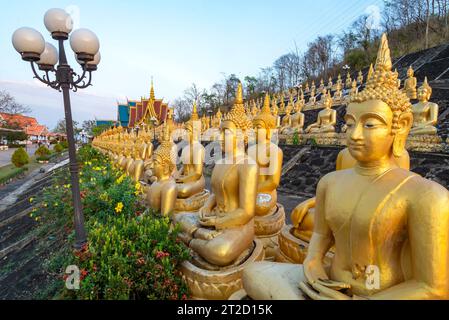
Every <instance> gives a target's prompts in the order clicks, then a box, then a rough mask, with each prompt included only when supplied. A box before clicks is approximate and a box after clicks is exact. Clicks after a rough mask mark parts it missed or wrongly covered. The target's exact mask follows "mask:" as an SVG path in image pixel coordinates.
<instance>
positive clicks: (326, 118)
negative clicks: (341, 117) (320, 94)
mask: <svg viewBox="0 0 449 320" xmlns="http://www.w3.org/2000/svg"><path fill="white" fill-rule="evenodd" d="M323 99H324V101H323V106H324V109H323V110H321V111H320V112H319V113H318V117H317V121H316V122H315V123H312V124H311V125H309V126H308V127H307V128H306V130H305V132H306V133H332V132H335V124H336V123H337V111H335V110H334V109H332V98H331V97H330V94H327V93H326V94H324V98H323Z"/></svg>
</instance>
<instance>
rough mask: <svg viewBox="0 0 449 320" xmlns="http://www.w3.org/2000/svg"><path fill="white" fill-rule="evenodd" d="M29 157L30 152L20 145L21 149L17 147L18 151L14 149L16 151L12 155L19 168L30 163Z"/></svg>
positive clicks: (12, 159) (13, 161)
mask: <svg viewBox="0 0 449 320" xmlns="http://www.w3.org/2000/svg"><path fill="white" fill-rule="evenodd" d="M29 160H30V159H29V157H28V154H27V153H26V151H25V149H24V148H22V147H20V148H19V149H17V150H16V151H14V153H13V154H12V157H11V162H12V163H13V164H14V165H15V166H16V167H17V168H21V167H23V166H24V165H26V164H28V163H29Z"/></svg>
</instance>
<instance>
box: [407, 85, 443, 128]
mask: <svg viewBox="0 0 449 320" xmlns="http://www.w3.org/2000/svg"><path fill="white" fill-rule="evenodd" d="M431 95H432V88H431V87H430V86H429V83H428V82H427V77H426V78H425V79H424V83H423V84H422V86H421V87H419V89H418V100H419V102H418V103H416V104H414V105H413V106H412V112H413V126H412V128H411V130H410V134H411V135H436V134H437V128H436V127H435V126H436V124H437V122H438V105H437V104H436V103H433V102H429V100H430V97H431Z"/></svg>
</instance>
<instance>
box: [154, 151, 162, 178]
mask: <svg viewBox="0 0 449 320" xmlns="http://www.w3.org/2000/svg"><path fill="white" fill-rule="evenodd" d="M153 173H154V175H155V176H156V177H157V178H158V179H161V178H162V177H163V176H164V173H165V169H164V161H163V159H162V158H161V156H159V155H155V156H154V158H153Z"/></svg>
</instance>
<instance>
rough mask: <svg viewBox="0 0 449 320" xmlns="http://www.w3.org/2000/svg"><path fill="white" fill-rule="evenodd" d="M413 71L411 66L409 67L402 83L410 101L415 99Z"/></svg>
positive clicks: (415, 82)
mask: <svg viewBox="0 0 449 320" xmlns="http://www.w3.org/2000/svg"><path fill="white" fill-rule="evenodd" d="M414 74H415V71H414V70H413V68H412V66H410V67H409V68H408V70H407V79H405V81H404V90H405V93H406V94H407V96H408V97H409V98H410V100H412V99H416V98H417V97H416V85H417V83H418V82H417V80H416V78H415V77H414Z"/></svg>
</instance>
